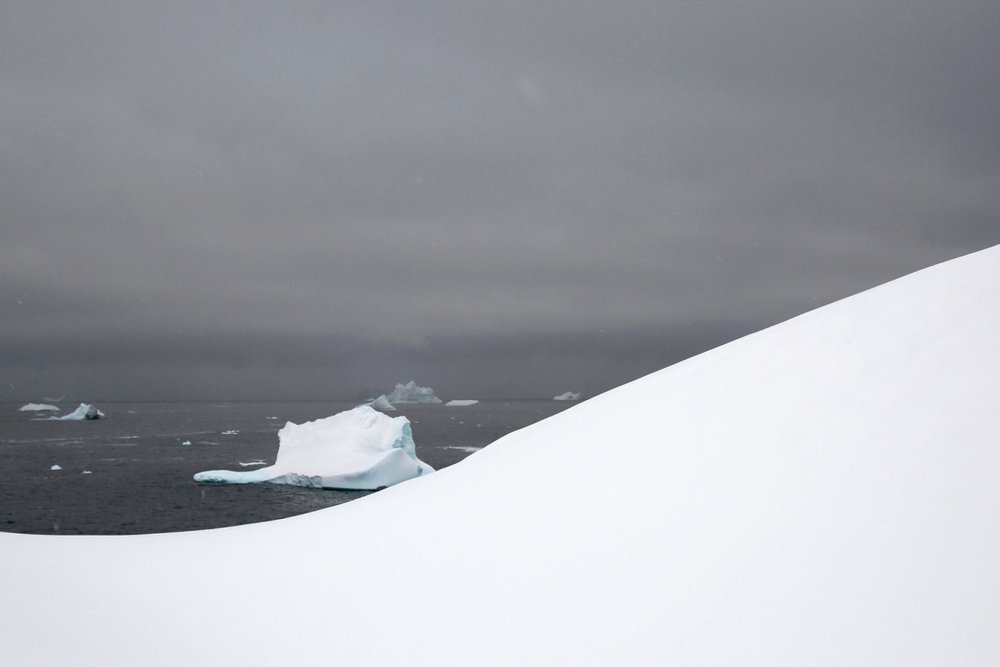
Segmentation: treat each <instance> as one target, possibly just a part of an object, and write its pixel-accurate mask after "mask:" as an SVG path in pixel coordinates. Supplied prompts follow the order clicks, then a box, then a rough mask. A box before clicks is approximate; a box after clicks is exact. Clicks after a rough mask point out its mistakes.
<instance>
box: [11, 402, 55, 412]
mask: <svg viewBox="0 0 1000 667" xmlns="http://www.w3.org/2000/svg"><path fill="white" fill-rule="evenodd" d="M18 411H19V412H59V408H57V407H56V406H54V405H49V404H48V403H28V404H27V405H22V406H21V407H19V408H18Z"/></svg>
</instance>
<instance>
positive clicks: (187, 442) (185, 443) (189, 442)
mask: <svg viewBox="0 0 1000 667" xmlns="http://www.w3.org/2000/svg"><path fill="white" fill-rule="evenodd" d="M181 444H182V445H190V444H191V441H190V440H185V441H184V442H182V443H181Z"/></svg>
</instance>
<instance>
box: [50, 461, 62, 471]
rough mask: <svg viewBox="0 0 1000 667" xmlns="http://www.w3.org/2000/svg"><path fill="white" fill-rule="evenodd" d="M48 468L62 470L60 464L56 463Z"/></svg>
mask: <svg viewBox="0 0 1000 667" xmlns="http://www.w3.org/2000/svg"><path fill="white" fill-rule="evenodd" d="M49 470H62V466H61V465H59V464H58V463H56V464H55V465H53V466H52V467H51V468H49Z"/></svg>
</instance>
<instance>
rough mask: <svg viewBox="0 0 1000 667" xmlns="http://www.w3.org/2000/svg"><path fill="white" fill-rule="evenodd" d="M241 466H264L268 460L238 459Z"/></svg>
mask: <svg viewBox="0 0 1000 667" xmlns="http://www.w3.org/2000/svg"><path fill="white" fill-rule="evenodd" d="M238 463H239V464H240V466H241V467H243V468H249V467H250V466H263V465H267V461H262V460H260V459H257V460H256V461H238Z"/></svg>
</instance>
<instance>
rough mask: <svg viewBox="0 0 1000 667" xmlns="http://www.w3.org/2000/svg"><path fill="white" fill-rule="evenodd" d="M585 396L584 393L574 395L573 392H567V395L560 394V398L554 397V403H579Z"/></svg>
mask: <svg viewBox="0 0 1000 667" xmlns="http://www.w3.org/2000/svg"><path fill="white" fill-rule="evenodd" d="M581 396H583V393H582V392H579V391H578V392H576V393H573V392H572V391H567V392H566V393H565V394H559V395H558V396H553V397H552V400H553V401H579V400H580V397H581Z"/></svg>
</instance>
